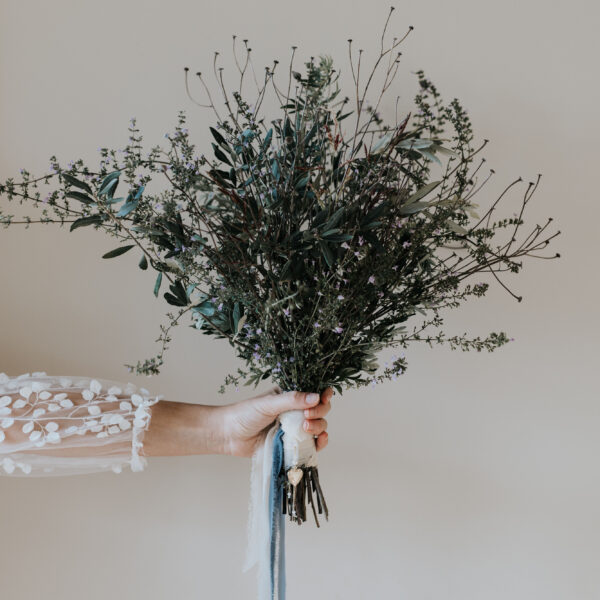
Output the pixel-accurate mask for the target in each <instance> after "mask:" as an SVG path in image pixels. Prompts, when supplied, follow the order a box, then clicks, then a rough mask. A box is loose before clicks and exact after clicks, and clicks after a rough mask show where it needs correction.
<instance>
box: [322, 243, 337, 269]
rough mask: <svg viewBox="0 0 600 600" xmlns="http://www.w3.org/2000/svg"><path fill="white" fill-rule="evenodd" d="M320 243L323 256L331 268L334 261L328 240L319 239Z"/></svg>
mask: <svg viewBox="0 0 600 600" xmlns="http://www.w3.org/2000/svg"><path fill="white" fill-rule="evenodd" d="M319 245H320V246H321V252H322V253H323V257H324V258H325V262H326V263H327V266H328V267H330V268H331V266H332V265H333V261H334V257H333V253H332V252H331V250H330V248H329V246H328V245H327V243H326V242H323V241H322V240H319Z"/></svg>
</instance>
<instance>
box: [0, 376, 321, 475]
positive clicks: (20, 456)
mask: <svg viewBox="0 0 600 600" xmlns="http://www.w3.org/2000/svg"><path fill="white" fill-rule="evenodd" d="M330 392H331V390H327V391H326V392H324V394H323V401H322V402H321V403H320V404H318V405H317V403H318V401H319V397H318V395H317V396H316V398H315V402H313V404H314V405H315V407H314V408H311V409H310V412H308V413H307V418H308V421H309V422H310V427H311V429H310V431H311V432H313V433H314V435H315V436H318V437H317V446H318V448H319V449H320V448H322V447H324V445H325V444H326V441H327V433H326V432H325V429H326V425H327V424H326V421H325V419H323V416H324V415H325V414H326V413H327V412H328V410H329V408H330V405H329V398H330V395H331V394H330ZM307 396H309V395H308V394H303V393H299V392H297V393H285V394H283V393H280V390H278V389H274V390H272V391H271V392H269V393H267V394H263V395H262V396H258V397H256V398H251V399H249V400H244V401H242V402H238V403H235V404H229V405H226V406H207V405H201V404H192V403H185V402H175V401H166V400H164V399H163V398H162V396H152V395H151V394H150V393H149V392H148V390H146V389H145V388H138V387H137V386H135V385H133V384H131V383H127V384H124V383H120V382H115V381H111V380H105V379H92V378H89V377H59V376H49V375H47V374H46V373H43V372H42V373H33V374H31V375H30V374H29V373H26V374H24V375H20V376H19V377H14V378H10V377H8V376H7V375H5V374H4V373H0V467H1V468H0V474H8V475H11V474H14V475H23V474H25V475H68V474H80V473H91V472H97V471H106V470H112V471H114V472H116V473H120V472H121V471H122V468H123V467H124V466H127V465H128V466H130V468H131V470H132V471H141V470H143V469H144V468H145V466H146V459H145V457H146V456H178V455H189V454H229V455H233V456H251V455H252V452H253V449H254V448H255V447H256V444H257V443H258V442H259V441H260V440H261V439H262V436H263V435H264V434H265V433H266V430H267V429H268V427H269V425H270V424H271V423H272V422H273V421H274V420H275V418H276V417H277V415H278V414H279V413H280V412H282V411H284V410H289V409H291V408H299V407H304V406H309V405H308V404H306V402H305V398H306V397H307Z"/></svg>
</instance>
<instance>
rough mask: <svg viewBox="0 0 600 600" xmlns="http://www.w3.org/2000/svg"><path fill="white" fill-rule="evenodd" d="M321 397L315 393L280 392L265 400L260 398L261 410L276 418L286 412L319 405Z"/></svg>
mask: <svg viewBox="0 0 600 600" xmlns="http://www.w3.org/2000/svg"><path fill="white" fill-rule="evenodd" d="M320 399H321V396H320V395H319V394H317V393H308V392H282V393H280V394H274V395H272V396H270V397H267V398H262V403H261V404H262V407H261V408H262V409H263V410H264V411H265V412H267V413H268V414H269V415H272V416H273V417H276V416H277V415H279V414H280V413H282V412H285V411H286V410H302V409H304V408H307V407H310V406H315V404H318V403H319V400H320Z"/></svg>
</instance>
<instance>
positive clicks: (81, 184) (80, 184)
mask: <svg viewBox="0 0 600 600" xmlns="http://www.w3.org/2000/svg"><path fill="white" fill-rule="evenodd" d="M62 177H63V179H64V180H65V181H66V182H67V183H68V184H69V185H73V186H75V187H78V188H80V189H82V190H85V191H86V192H87V193H88V194H93V192H92V188H91V187H90V186H89V185H88V184H87V183H85V181H79V179H75V177H73V176H72V175H67V173H63V174H62Z"/></svg>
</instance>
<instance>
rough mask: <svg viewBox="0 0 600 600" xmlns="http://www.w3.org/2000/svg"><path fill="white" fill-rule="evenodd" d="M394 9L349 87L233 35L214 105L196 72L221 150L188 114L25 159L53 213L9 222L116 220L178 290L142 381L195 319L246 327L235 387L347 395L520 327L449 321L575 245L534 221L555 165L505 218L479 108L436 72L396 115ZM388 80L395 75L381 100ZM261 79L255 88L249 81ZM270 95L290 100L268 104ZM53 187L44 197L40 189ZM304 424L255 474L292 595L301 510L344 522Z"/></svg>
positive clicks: (485, 346)
mask: <svg viewBox="0 0 600 600" xmlns="http://www.w3.org/2000/svg"><path fill="white" fill-rule="evenodd" d="M392 10H393V9H392ZM390 16H391V11H390ZM390 16H388V19H387V21H386V24H385V27H384V30H383V34H382V37H381V50H380V53H379V56H377V57H376V60H375V63H374V66H373V67H372V68H371V69H370V70H367V71H366V72H365V67H364V64H363V63H364V58H363V52H362V50H358V51H356V50H355V49H354V47H353V44H352V40H349V41H348V48H349V54H350V74H351V81H349V85H348V90H347V91H348V94H344V93H343V89H344V88H342V87H341V84H340V72H339V71H337V70H336V69H335V68H334V65H333V61H332V59H331V58H330V57H327V56H321V57H320V58H319V59H315V58H311V59H310V60H309V61H307V62H305V63H304V67H303V69H301V70H299V71H297V70H295V66H294V58H295V53H296V48H295V47H293V48H292V57H291V60H290V63H289V67H288V68H287V69H286V70H285V72H284V73H283V75H282V77H280V76H279V72H280V70H281V69H280V67H279V63H278V61H277V60H275V61H273V63H272V65H270V66H267V67H266V68H265V69H264V74H262V75H261V76H260V77H259V76H258V75H257V74H256V72H255V69H254V66H253V63H252V57H251V48H250V47H249V45H248V42H247V40H244V41H243V43H242V44H239V43H238V40H237V39H236V37H235V36H234V38H233V53H234V59H235V65H236V68H237V71H238V73H237V76H236V80H235V83H234V84H231V83H227V82H226V80H225V75H224V69H223V68H222V67H221V66H220V56H219V53H215V56H214V61H213V69H212V70H213V75H214V77H215V79H216V84H217V85H216V91H214V90H211V89H210V86H209V85H208V84H207V81H206V78H205V76H204V75H203V74H202V73H200V72H199V73H196V76H195V81H196V85H197V87H198V89H199V92H200V93H202V94H203V96H204V98H203V99H201V100H198V99H197V98H196V95H197V93H195V94H192V91H191V81H190V72H189V69H188V68H186V69H185V71H184V72H185V85H186V90H187V92H188V95H189V96H190V98H191V99H192V100H193V101H194V102H195V103H196V104H198V105H200V106H203V107H206V108H209V109H211V110H212V111H214V115H215V121H214V127H210V140H211V146H212V152H210V153H209V154H207V155H205V154H198V153H197V152H196V150H195V146H194V145H193V144H192V142H191V140H190V134H189V131H188V129H187V128H186V126H185V125H186V117H185V114H184V113H183V112H180V113H179V118H178V124H177V126H176V127H175V130H174V132H173V133H171V134H167V135H166V136H165V137H166V140H167V141H166V144H165V147H160V146H158V147H154V148H151V149H150V151H149V152H148V153H143V149H142V144H141V142H142V136H141V135H140V132H139V130H138V128H137V126H136V122H135V120H133V119H132V121H131V125H130V127H129V132H130V137H129V143H128V144H127V145H126V146H125V148H124V149H122V150H121V151H119V152H118V151H116V150H113V149H108V148H102V149H101V161H100V165H99V167H98V168H96V169H94V170H92V169H90V168H88V167H87V166H86V165H85V164H84V162H83V161H82V160H77V161H74V162H72V163H70V164H69V165H68V167H66V168H65V167H63V166H61V165H60V164H59V162H58V160H57V159H56V157H52V159H51V168H52V172H51V173H50V174H46V175H44V176H42V177H39V178H35V177H33V176H32V175H31V174H30V173H29V172H28V171H27V170H22V171H21V175H22V179H21V180H20V181H18V182H17V181H15V180H14V179H12V178H11V179H7V180H5V181H0V195H2V196H4V197H5V198H7V199H8V200H18V201H19V202H21V203H23V202H25V201H27V202H29V203H30V204H32V205H33V206H35V207H36V208H40V209H41V215H40V216H39V217H38V218H37V219H32V218H31V217H25V218H23V219H17V218H15V216H14V215H8V214H4V213H2V212H0V222H1V223H3V224H4V225H5V226H7V227H8V226H10V225H15V224H17V223H20V224H25V225H26V226H27V227H29V226H30V224H32V223H58V224H60V225H61V226H63V224H65V223H69V224H70V230H71V231H73V230H74V229H77V228H80V227H93V228H94V229H102V230H103V231H105V232H106V233H107V234H109V235H111V236H113V237H114V238H116V240H117V241H118V245H117V246H116V247H115V248H114V249H113V250H111V251H109V252H107V253H106V254H104V256H103V258H105V259H111V258H115V257H118V256H121V255H123V254H125V253H127V252H131V251H133V252H135V253H137V255H138V256H139V268H140V269H144V270H148V269H152V270H154V271H155V272H156V277H155V281H154V287H153V292H154V295H155V296H158V295H159V293H160V292H161V289H162V288H163V287H164V286H165V285H166V286H168V289H167V290H166V291H163V298H164V299H165V300H166V302H167V303H168V304H169V305H170V306H171V307H174V308H172V309H169V311H170V312H168V313H167V316H168V325H167V326H164V325H163V326H161V335H160V337H159V338H158V340H157V341H159V342H160V343H161V346H160V352H159V353H158V354H157V355H156V356H154V357H152V358H150V359H145V360H143V361H139V362H137V365H126V366H127V367H128V368H129V370H130V372H133V371H134V370H135V373H136V374H146V375H152V374H156V373H158V372H159V368H160V366H161V365H162V364H163V355H164V352H165V350H166V349H167V348H168V344H169V342H170V341H171V338H170V336H169V332H170V329H171V328H172V327H173V326H175V325H177V324H178V322H179V321H180V319H181V317H182V316H183V315H185V314H186V313H187V314H188V315H189V317H190V319H191V326H192V327H194V328H196V329H198V330H200V331H201V332H202V333H206V334H209V335H212V336H215V337H217V338H222V339H227V340H228V342H229V344H230V345H231V346H232V347H233V349H234V350H235V353H236V355H237V356H238V357H239V359H241V363H242V365H243V366H241V367H240V368H238V369H237V371H236V372H235V373H231V374H229V375H228V376H227V377H226V380H225V382H224V386H225V385H229V384H234V385H237V384H238V383H240V382H241V381H245V382H246V384H255V385H256V384H258V383H259V382H260V381H262V380H264V379H267V378H271V380H273V381H274V382H275V383H276V384H277V385H278V386H279V387H280V388H281V389H283V390H310V391H316V392H321V391H323V390H324V389H326V388H327V387H333V388H334V389H336V390H337V391H338V392H342V391H343V390H344V389H345V388H348V387H361V386H365V385H369V384H371V385H375V384H376V383H378V382H382V381H384V380H387V379H397V377H398V376H399V375H401V374H402V373H403V372H404V371H405V369H406V367H407V362H406V358H405V356H404V354H400V355H399V356H398V355H394V356H393V358H392V360H391V362H389V363H388V364H387V365H386V366H385V367H384V368H383V369H381V368H380V367H379V365H378V360H377V356H378V353H380V351H382V350H383V349H385V348H391V347H396V348H401V349H405V348H407V347H408V346H409V345H410V344H411V343H413V342H425V343H427V344H429V345H432V344H448V345H449V346H450V347H451V348H452V349H455V348H459V349H461V350H465V351H467V350H476V351H481V350H488V351H493V350H495V349H496V348H498V347H499V346H502V345H504V344H505V343H507V342H508V341H509V337H508V336H507V335H506V334H505V333H504V332H494V333H490V334H489V335H486V336H484V337H480V336H476V337H470V336H468V335H467V334H462V335H448V334H447V333H446V332H445V329H444V320H443V316H444V314H445V313H446V311H447V310H449V309H451V308H455V307H458V306H459V305H461V304H462V303H463V302H464V301H466V300H468V299H469V298H471V297H481V296H483V295H485V293H486V291H487V290H488V287H489V284H488V283H486V282H484V281H481V276H482V275H483V274H486V276H487V278H488V279H489V280H491V281H496V282H497V283H498V284H499V285H501V286H502V288H504V289H505V290H506V291H507V292H508V293H509V294H510V295H511V296H513V297H514V298H516V299H517V300H521V298H520V297H519V296H518V295H517V294H516V293H514V292H513V291H512V290H511V289H510V288H509V286H508V285H507V283H505V281H504V274H505V273H519V272H520V270H521V267H522V265H523V258H524V257H538V258H554V257H555V256H558V255H557V254H555V255H543V254H540V251H543V250H544V249H545V248H546V247H547V246H548V244H549V243H550V241H551V240H552V239H553V238H554V237H555V236H556V235H558V233H559V232H555V233H549V232H548V227H549V225H550V223H551V221H552V219H551V218H549V219H548V220H547V221H546V222H545V223H544V224H542V225H539V224H536V225H535V226H533V227H529V228H528V229H527V230H524V227H525V225H524V219H523V214H524V211H525V208H526V206H527V205H528V203H529V201H530V200H531V197H532V195H533V193H534V192H535V190H536V188H537V187H538V183H539V181H540V177H539V176H538V177H537V179H536V181H534V182H530V183H528V184H524V188H525V189H524V191H522V196H521V204H520V209H519V210H518V212H517V213H516V214H515V215H514V216H512V217H502V216H499V215H498V216H497V215H496V211H497V209H498V208H499V205H500V202H501V201H502V200H503V199H504V198H506V197H507V194H508V192H509V191H510V190H511V189H512V188H516V187H517V186H519V185H520V184H521V183H522V180H521V179H520V178H519V179H517V180H516V181H513V182H512V183H511V184H510V185H508V186H507V187H506V189H505V190H504V191H503V192H502V194H500V196H499V197H497V198H496V199H495V200H494V201H493V202H491V203H490V205H489V207H488V208H487V209H486V210H485V211H483V212H481V214H480V213H479V211H478V208H479V207H478V205H477V204H475V203H474V199H475V197H476V196H477V195H481V190H482V189H483V188H484V186H485V184H486V183H487V182H488V181H489V179H490V177H491V176H492V174H493V171H491V172H490V173H488V174H485V175H481V174H480V173H481V171H482V168H483V165H484V159H483V158H478V155H479V154H480V152H481V151H482V149H483V148H484V147H485V145H486V143H487V140H486V141H483V142H482V143H481V144H479V145H475V144H474V142H473V140H474V136H473V131H472V125H471V121H470V119H469V117H468V115H467V113H466V111H465V109H464V108H463V107H462V105H461V104H460V103H459V101H458V100H456V99H455V100H452V101H451V102H449V103H445V102H444V101H443V100H442V98H441V96H440V94H439V92H438V90H437V88H436V87H435V85H434V84H433V83H432V82H431V81H430V80H429V79H428V78H427V77H426V76H425V75H424V73H423V72H422V71H418V72H417V83H418V91H417V93H416V97H415V101H414V107H410V108H401V107H400V106H398V102H396V107H397V108H396V115H395V117H394V119H392V120H385V119H384V118H383V117H382V116H381V115H380V112H379V111H380V106H381V102H382V98H383V97H384V94H385V93H386V92H387V91H388V90H389V88H390V87H391V85H392V83H393V81H394V78H395V76H396V73H397V71H398V68H399V65H400V56H401V55H400V52H399V51H398V47H399V45H400V44H401V43H402V42H403V40H404V39H405V38H406V35H408V33H407V34H406V35H404V36H403V37H401V38H396V37H394V38H393V39H392V40H388V39H387V28H388V24H389V20H390ZM410 29H412V28H410ZM410 29H409V31H410ZM377 77H378V78H379V79H380V80H381V81H383V83H382V86H381V88H380V89H378V91H377V93H375V94H373V93H372V84H373V81H374V79H376V78H377ZM282 78H283V82H282ZM249 79H250V85H253V86H254V88H255V90H254V92H248V91H246V89H245V86H246V87H247V85H248V80H249ZM267 98H268V101H270V102H272V101H273V100H274V101H275V103H276V105H277V106H278V107H279V108H278V109H277V112H276V113H275V114H271V115H269V116H268V117H267V116H266V115H263V104H265V102H266V100H267ZM267 103H268V102H267ZM54 182H55V183H58V185H57V186H55V187H54V189H53V191H51V192H50V193H49V194H48V195H47V196H44V197H42V196H43V194H42V192H41V191H40V187H41V185H42V184H50V183H54ZM161 182H162V184H163V185H162V186H161ZM164 184H166V185H164ZM224 386H223V387H222V389H221V391H223V389H224ZM300 417H301V415H300ZM301 422H302V420H301V418H296V416H294V415H293V414H287V415H282V417H281V418H280V419H279V420H278V423H277V424H276V426H275V427H274V428H273V429H272V430H271V431H270V432H269V435H268V436H267V438H266V440H265V445H264V446H263V447H262V448H261V452H262V454H260V455H258V454H257V456H256V457H255V460H254V462H253V465H254V466H253V469H254V470H253V472H254V474H255V475H254V480H253V481H260V482H269V481H270V483H264V485H259V484H258V483H257V484H256V485H253V489H254V492H253V494H254V498H255V501H256V502H255V511H256V510H259V509H257V508H256V506H258V507H263V508H264V510H263V509H260V510H263V515H262V516H263V517H265V514H267V513H265V512H264V511H268V514H267V516H266V517H265V519H268V522H269V523H270V525H269V527H268V529H269V531H268V535H266V537H265V539H264V540H263V542H264V543H262V546H261V547H262V548H263V550H260V551H258V553H259V554H260V552H263V554H262V555H261V557H262V559H263V564H265V563H268V566H269V572H270V581H267V582H266V583H265V584H264V590H265V595H267V594H268V595H269V597H276V596H277V597H282V594H283V590H282V588H283V587H284V586H283V584H282V583H281V578H282V574H281V568H282V567H281V565H282V563H283V561H282V558H281V553H282V541H283V540H282V533H283V528H281V523H280V518H281V519H283V516H282V515H283V514H284V513H285V514H288V515H289V518H290V519H292V520H293V521H296V522H298V523H302V522H303V521H305V520H306V518H307V504H310V505H311V507H312V512H313V513H314V517H315V519H317V513H323V512H325V515H326V516H327V505H326V503H325V499H324V497H323V493H322V489H321V486H320V484H319V477H318V470H317V463H316V458H315V448H314V440H313V439H310V436H308V439H307V438H306V437H304V436H303V432H302V430H301V429H300V424H301ZM286 440H287V441H286ZM271 457H272V459H271ZM263 467H264V468H263ZM257 473H258V474H257ZM261 494H262V495H261ZM258 518H259V517H258V516H257V515H256V513H255V516H254V519H255V524H256V523H258V522H259V521H258V520H257V519H258ZM265 522H266V521H265ZM264 529H265V528H263V531H264ZM259 558H260V557H259ZM277 562H279V564H277ZM267 579H268V578H267Z"/></svg>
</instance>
